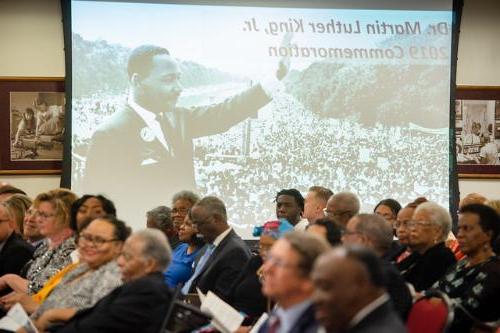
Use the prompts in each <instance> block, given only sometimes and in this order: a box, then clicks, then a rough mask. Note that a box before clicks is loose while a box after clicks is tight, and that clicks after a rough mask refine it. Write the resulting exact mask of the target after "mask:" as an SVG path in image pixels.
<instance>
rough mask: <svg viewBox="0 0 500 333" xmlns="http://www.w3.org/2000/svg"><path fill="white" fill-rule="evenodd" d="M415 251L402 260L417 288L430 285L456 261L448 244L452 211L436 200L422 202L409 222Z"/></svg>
mask: <svg viewBox="0 0 500 333" xmlns="http://www.w3.org/2000/svg"><path fill="white" fill-rule="evenodd" d="M409 227H410V242H409V247H410V248H411V252H412V253H411V255H410V256H409V257H408V258H406V259H404V260H403V261H401V262H400V263H399V264H398V268H399V270H400V271H401V274H402V275H403V277H404V279H405V280H406V281H407V282H408V283H410V284H411V285H412V286H413V288H414V289H415V291H422V290H425V289H427V288H430V287H431V286H432V285H433V284H434V283H435V282H436V281H437V280H439V279H440V278H441V277H442V276H443V275H444V273H445V272H446V271H447V270H448V268H450V266H452V265H453V264H454V263H455V262H456V259H455V256H454V255H453V253H452V252H451V250H450V249H449V248H447V247H446V246H445V244H444V241H445V240H446V238H447V236H448V233H449V232H450V230H451V216H450V213H449V212H448V211H447V210H446V209H444V208H443V207H441V206H439V205H438V204H436V203H434V202H425V203H423V204H421V205H419V206H418V207H417V208H416V209H415V212H414V213H413V217H412V220H411V221H410V222H409Z"/></svg>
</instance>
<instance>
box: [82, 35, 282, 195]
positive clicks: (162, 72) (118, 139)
mask: <svg viewBox="0 0 500 333" xmlns="http://www.w3.org/2000/svg"><path fill="white" fill-rule="evenodd" d="M127 71H128V78H129V96H128V100H127V101H126V103H124V105H123V106H122V107H121V109H120V110H119V111H117V112H116V113H115V114H113V115H112V116H111V117H110V118H108V119H107V120H106V121H105V122H104V123H103V124H101V125H100V126H99V127H98V129H97V130H96V131H95V133H94V135H93V136H92V140H91V143H90V146H89V151H88V154H87V162H86V172H85V179H84V190H85V191H86V192H95V191H98V192H104V193H106V194H108V195H109V196H110V197H111V198H114V197H115V196H119V197H123V196H124V195H131V194H132V195H133V193H135V194H139V196H141V197H148V198H157V199H159V198H161V200H168V198H169V197H170V195H171V194H173V193H175V192H177V191H179V190H182V189H192V190H194V189H196V184H195V179H194V166H193V139H194V138H197V137H202V136H207V135H213V134H217V133H222V132H225V131H227V130H228V129H229V128H231V127H232V126H234V125H236V124H237V123H239V122H241V121H242V120H244V119H246V118H248V117H252V116H256V115H257V111H258V110H259V109H260V108H262V107H263V106H264V105H266V104H267V103H268V102H269V101H270V100H271V98H272V96H271V93H272V91H273V90H274V89H275V88H276V87H277V86H279V85H277V84H276V83H278V80H281V79H282V78H283V77H284V76H285V75H286V74H287V72H288V66H287V65H285V62H284V61H281V62H280V64H279V66H278V69H277V71H276V75H275V77H274V76H273V78H272V79H273V80H274V81H275V82H273V80H270V81H269V82H267V83H268V84H263V83H259V84H256V85H254V86H252V87H251V88H249V89H247V90H246V91H244V92H242V93H240V94H238V95H236V96H234V97H231V98H228V99H226V100H225V101H224V102H222V103H219V104H214V105H209V106H200V107H192V108H184V107H179V106H177V105H176V104H177V100H178V98H179V96H180V94H181V93H182V86H181V84H180V76H181V72H180V69H179V65H178V64H177V61H176V60H175V59H174V58H173V57H171V55H170V53H169V51H168V50H167V49H165V48H162V47H158V46H154V45H142V46H139V47H137V48H136V49H134V50H133V51H132V52H131V54H130V57H129V59H128V65H127ZM276 78H277V79H278V80H277V79H276ZM139 196H137V195H136V198H137V199H138V200H140V198H139Z"/></svg>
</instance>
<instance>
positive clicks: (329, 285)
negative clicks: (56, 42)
mask: <svg viewBox="0 0 500 333" xmlns="http://www.w3.org/2000/svg"><path fill="white" fill-rule="evenodd" d="M0 189H1V186H0ZM75 199H77V198H76V196H75V195H74V194H73V193H71V192H70V191H67V190H62V189H58V190H53V191H49V192H47V193H42V194H40V195H39V196H37V198H36V199H35V201H34V203H33V204H32V206H31V207H29V208H28V206H29V204H30V200H29V198H27V197H26V196H23V195H20V194H13V193H8V195H6V196H3V199H2V200H3V202H0V219H4V220H8V222H6V223H1V224H0V227H5V228H6V230H7V232H6V233H5V235H7V236H8V237H13V235H14V237H17V238H18V239H20V240H21V241H22V237H24V238H25V240H29V241H30V242H32V243H33V245H35V246H37V250H36V252H35V259H34V260H33V261H31V262H30V263H28V264H26V265H25V267H24V268H23V269H21V270H20V271H19V274H18V275H19V276H16V275H13V274H9V273H7V274H5V273H3V274H2V273H0V288H3V290H4V292H8V291H9V290H10V289H9V288H12V289H14V290H15V291H16V292H12V293H10V294H9V295H6V296H3V297H2V298H0V303H1V304H3V305H4V307H5V308H7V309H8V308H9V307H11V306H12V305H13V304H14V302H20V303H21V304H22V305H23V307H25V309H26V310H27V311H28V312H30V313H31V312H33V314H32V318H33V319H34V320H35V322H36V325H37V327H38V328H39V329H40V330H41V331H44V330H45V329H46V328H47V327H48V326H50V325H52V324H54V323H56V322H58V323H59V324H61V323H62V324H64V322H66V321H67V323H66V324H64V327H63V328H60V329H59V330H60V331H61V332H92V331H117V332H118V331H119V332H136V331H141V332H156V331H158V330H159V327H160V325H161V323H162V322H163V321H164V319H165V315H166V312H167V308H168V307H169V306H170V304H171V302H172V293H171V291H169V289H168V287H167V284H168V286H170V287H171V288H176V287H182V293H184V294H185V293H187V292H189V293H193V292H195V291H196V288H200V289H201V291H202V292H204V293H206V292H208V291H212V292H214V293H216V294H217V295H218V296H220V297H221V298H223V299H224V300H226V301H227V302H228V303H230V304H231V305H232V306H233V307H235V308H236V309H237V310H238V311H241V312H243V313H244V314H245V315H246V320H245V322H244V325H247V324H252V323H254V322H255V321H256V319H257V318H258V317H259V316H260V314H261V313H263V312H269V314H270V318H269V319H268V320H267V321H266V322H265V323H264V325H263V326H262V327H261V328H260V329H259V331H260V332H262V333H266V332H277V331H279V332H280V333H282V332H286V333H288V332H293V333H295V332H296V333H298V332H315V331H316V330H317V329H318V328H319V325H321V324H322V325H323V328H324V329H325V331H326V332H332V333H333V332H372V331H377V332H379V331H385V330H389V331H391V332H400V331H404V327H403V328H402V324H401V320H400V319H401V318H405V315H406V313H407V312H408V309H409V307H410V304H411V296H410V293H409V289H408V287H407V286H406V284H405V281H404V280H403V279H402V277H403V278H404V279H406V282H408V283H409V284H410V285H412V286H413V288H414V290H415V291H416V292H415V296H416V297H418V295H419V294H420V293H425V292H426V290H429V291H430V290H431V289H430V288H438V289H439V290H441V291H443V292H445V293H446V294H447V295H448V296H449V297H450V298H451V299H452V300H453V304H455V307H454V311H455V320H454V322H453V324H452V328H451V332H459V333H460V332H468V331H469V330H470V328H471V327H473V326H474V327H477V326H478V325H482V326H483V327H484V325H490V326H491V327H493V324H492V322H494V321H497V320H499V319H500V313H499V312H498V310H497V307H496V300H497V299H498V296H499V295H500V283H498V281H500V261H499V259H498V257H497V256H496V255H495V247H494V246H495V245H494V244H495V239H498V233H499V229H500V221H499V216H498V214H497V213H496V212H494V211H493V210H492V209H489V208H488V207H487V206H485V205H484V204H485V203H487V204H491V202H492V201H486V200H487V199H486V198H484V197H483V196H481V195H478V194H471V195H467V196H465V197H464V199H463V200H462V201H461V203H460V215H459V225H458V234H457V239H455V237H454V235H453V233H451V231H450V230H451V217H450V215H449V213H448V212H447V211H446V209H444V208H442V207H440V206H439V205H437V204H435V203H432V202H425V201H426V200H425V199H424V198H418V199H417V200H415V201H414V202H412V203H410V204H408V205H406V206H405V207H404V208H402V209H399V208H400V206H399V207H398V205H399V204H398V203H397V201H395V200H393V199H384V200H382V201H380V202H379V203H378V204H377V205H376V207H375V209H374V213H375V214H359V209H360V206H361V205H360V200H359V199H358V197H357V196H356V195H355V194H354V193H351V192H339V193H337V194H336V195H331V191H329V190H328V189H326V188H324V187H320V186H313V187H310V188H309V191H308V193H307V195H306V200H305V202H304V198H303V197H302V195H301V194H300V192H299V191H297V190H295V189H285V190H281V191H279V192H278V193H277V195H276V196H275V200H276V215H277V217H279V219H278V220H276V221H269V222H267V223H266V224H264V226H263V228H262V229H260V230H261V231H262V234H261V236H260V238H259V255H254V256H250V251H249V249H248V247H247V245H246V244H245V243H244V242H243V241H242V240H241V238H239V236H238V235H237V234H236V232H235V230H233V229H232V228H231V227H230V226H229V222H228V217H227V212H226V208H225V205H224V203H223V202H222V201H221V200H220V199H218V198H216V197H205V198H202V199H201V200H199V199H198V196H197V195H196V194H194V193H193V192H189V191H182V192H179V193H177V194H176V195H174V197H173V199H172V207H173V208H172V210H170V209H169V208H168V207H166V206H163V207H161V209H160V210H158V209H153V210H151V211H150V212H148V221H147V223H148V226H149V227H154V228H158V229H169V230H170V231H169V232H167V233H165V232H163V233H162V232H160V231H158V230H149V229H148V230H146V231H140V232H138V233H136V234H134V236H132V237H130V238H129V240H127V242H126V243H125V246H124V247H123V250H122V243H123V241H124V240H125V238H126V235H127V234H128V229H127V228H126V227H125V224H124V223H123V222H120V223H122V224H121V225H120V226H118V225H117V224H116V223H118V222H119V221H118V220H116V218H115V217H112V216H106V217H103V216H104V215H105V214H106V213H109V212H110V211H112V214H114V215H116V209H115V208H114V205H113V203H112V202H111V201H110V200H108V199H107V198H105V197H102V196H94V195H85V196H83V197H82V198H80V199H78V200H75ZM471 202H472V203H476V204H471ZM477 203H479V204H477ZM485 210H486V211H485ZM157 213H158V214H157ZM321 213H322V214H323V215H321ZM323 216H327V217H326V218H324V217H323ZM20 217H22V218H20ZM16 221H17V223H16ZM20 221H23V223H21V222H20ZM113 221H114V222H116V223H113ZM289 222H290V223H289ZM391 224H392V226H391ZM13 226H15V228H12V232H10V229H9V227H13ZM294 226H295V227H294ZM305 228H307V232H301V231H293V230H294V229H300V230H303V229H305ZM118 229H120V230H123V232H122V233H120V232H118V233H117V231H118ZM2 230H3V229H2ZM2 230H0V231H2ZM16 230H17V231H18V233H16ZM77 230H80V232H81V235H80V237H79V238H77V239H78V242H77V244H78V249H77V251H78V252H80V254H81V261H80V262H77V263H72V259H71V258H73V259H75V258H78V256H74V254H75V253H74V252H72V251H69V250H67V249H65V250H64V251H63V250H61V246H62V245H61V244H64V243H65V242H67V243H68V244H69V243H71V242H73V249H74V245H75V244H74V236H73V234H74V232H76V231H77ZM117 234H122V236H123V237H121V236H117ZM314 234H316V235H314ZM2 235H3V233H2V232H0V237H1V236H2ZM341 235H342V237H341ZM394 235H396V236H397V239H396V238H394V239H393V237H394ZM165 236H168V239H169V240H170V241H171V242H172V243H173V244H175V243H178V244H179V246H178V247H177V249H176V250H175V252H174V254H173V258H172V259H173V260H172V261H171V260H170V257H171V256H172V254H171V250H170V248H169V247H168V242H167V238H166V237H165ZM44 237H47V238H46V239H45V240H44V239H43V238H44ZM9 239H10V238H9ZM327 241H328V242H327ZM340 241H342V242H343V244H344V245H343V246H341V247H337V248H336V249H335V250H334V251H333V252H328V254H326V255H324V256H322V257H321V258H325V259H320V260H319V261H316V260H315V259H316V258H317V257H319V256H320V255H321V254H323V253H325V252H326V251H328V248H329V245H328V243H330V245H338V243H339V242H340ZM0 243H2V241H1V239H0ZM8 244H9V243H8V242H6V241H4V243H3V245H1V246H0V268H1V265H2V263H4V261H3V259H2V256H3V255H7V253H8V252H4V251H6V250H8V248H9V247H8V246H7V245H8ZM26 245H27V246H30V245H29V244H27V243H26ZM353 246H354V247H353ZM355 246H358V247H360V248H356V247H355ZM396 246H397V251H393V250H396ZM30 248H31V246H30ZM98 248H99V249H100V250H99V251H98ZM450 249H453V250H454V252H453V253H452V251H450ZM42 250H43V252H40V251H42ZM49 250H50V251H49ZM120 252H121V255H120V257H119V259H118V261H117V262H118V263H119V266H120V268H121V274H120V273H119V271H118V266H117V264H116V263H115V262H114V259H116V257H117V256H118V255H119V253H120ZM18 253H19V251H17V250H16V251H15V254H12V255H9V256H8V257H9V258H12V257H15V258H16V259H17V258H18V257H19V256H18ZM46 253H49V254H50V256H52V255H54V256H56V257H57V260H55V261H54V262H50V261H52V260H53V259H52V258H50V260H49V259H48V258H47V255H46ZM454 254H455V256H456V257H457V258H461V256H463V255H466V257H465V258H464V259H462V260H461V261H459V262H458V263H456V264H454V262H455V257H454ZM458 254H460V255H461V256H459V255H458ZM4 258H5V257H4ZM59 261H65V264H60V263H59ZM170 261H171V265H169V266H168V265H167V264H168V262H170ZM315 261H316V263H315ZM56 262H57V264H58V265H59V266H58V267H57V268H56V267H53V265H54V266H57V265H56ZM390 262H393V263H396V262H397V263H398V267H399V268H400V269H401V274H400V273H399V272H398V271H397V270H395V269H394V267H393V266H392V264H391V263H390ZM32 263H35V264H36V266H33V264H32ZM113 265H114V266H113ZM112 266H113V267H112ZM167 266H168V269H167ZM106 267H110V269H109V270H107V269H106ZM313 267H314V271H313ZM311 271H313V274H312V279H311V275H310V273H311ZM26 273H27V274H28V275H27V276H28V277H29V279H28V280H23V279H22V277H21V276H23V277H24V276H26ZM43 279H45V281H44V282H41V280H43ZM122 279H123V281H124V285H123V286H121V287H118V286H119V285H120V284H121V283H122ZM96 281H98V282H96ZM162 281H163V282H162ZM29 282H32V283H29ZM165 282H166V283H165ZM42 286H43V288H42ZM40 288H41V289H40ZM115 288H116V289H115ZM36 289H39V290H38V292H36ZM35 292H36V293H35ZM108 293H109V294H108ZM106 294H108V295H107V296H106ZM146 309H147V311H146ZM395 313H396V314H399V319H398V316H397V315H395ZM318 320H319V322H318ZM51 329H54V330H56V329H58V328H56V327H53V328H51ZM248 329H249V328H247V327H242V328H241V330H238V332H246V331H248ZM401 329H403V330H401Z"/></svg>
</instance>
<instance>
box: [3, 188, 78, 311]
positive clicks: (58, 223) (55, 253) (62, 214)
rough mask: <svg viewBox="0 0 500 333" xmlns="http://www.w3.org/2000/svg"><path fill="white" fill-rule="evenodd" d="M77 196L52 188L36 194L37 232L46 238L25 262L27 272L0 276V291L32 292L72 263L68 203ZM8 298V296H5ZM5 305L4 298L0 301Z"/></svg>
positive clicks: (72, 246)
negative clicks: (31, 258)
mask: <svg viewBox="0 0 500 333" xmlns="http://www.w3.org/2000/svg"><path fill="white" fill-rule="evenodd" d="M76 199H77V196H76V195H75V194H74V193H73V192H71V191H69V190H66V189H55V190H51V191H49V192H45V193H41V194H39V195H38V196H37V197H36V198H35V201H34V207H35V209H36V210H37V224H38V226H39V229H40V234H41V235H42V236H44V237H45V238H46V240H45V241H44V243H43V244H41V245H40V246H39V247H38V248H37V250H36V251H35V253H34V256H33V260H32V261H30V262H28V264H27V271H26V274H21V276H19V275H14V274H6V275H4V276H2V277H0V290H3V289H6V288H7V287H10V288H11V289H12V290H14V291H15V292H18V293H24V294H30V295H33V294H35V293H37V292H38V291H39V290H40V289H41V288H42V286H43V285H44V284H45V282H47V280H48V279H49V278H50V277H51V276H53V275H54V274H56V273H57V272H58V271H60V270H61V269H62V268H64V267H66V266H67V265H68V264H70V263H71V257H70V253H71V252H72V251H73V250H74V249H75V239H74V237H73V230H72V229H71V228H70V224H69V223H70V222H69V221H70V209H71V204H72V203H73V202H74V201H75V200H76ZM6 297H8V296H6ZM0 301H1V302H2V303H4V304H5V302H6V301H5V298H2V299H1V300H0Z"/></svg>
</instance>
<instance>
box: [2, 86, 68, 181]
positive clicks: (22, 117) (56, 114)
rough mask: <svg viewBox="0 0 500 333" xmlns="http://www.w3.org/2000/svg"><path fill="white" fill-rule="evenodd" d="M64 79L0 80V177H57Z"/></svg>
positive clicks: (60, 154) (63, 110)
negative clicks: (23, 175)
mask: <svg viewBox="0 0 500 333" xmlns="http://www.w3.org/2000/svg"><path fill="white" fill-rule="evenodd" d="M64 117H65V95H64V78H45V77H37V78H29V77H0V174H59V173H60V172H61V165H62V156H63V141H64V134H65V128H64Z"/></svg>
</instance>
